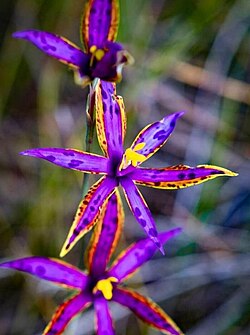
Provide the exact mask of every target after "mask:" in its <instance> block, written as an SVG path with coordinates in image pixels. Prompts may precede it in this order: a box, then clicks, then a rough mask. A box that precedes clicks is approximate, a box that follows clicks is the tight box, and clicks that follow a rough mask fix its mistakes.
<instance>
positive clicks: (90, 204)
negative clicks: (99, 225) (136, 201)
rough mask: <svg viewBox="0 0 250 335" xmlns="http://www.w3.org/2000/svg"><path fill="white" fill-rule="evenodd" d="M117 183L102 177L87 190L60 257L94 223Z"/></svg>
mask: <svg viewBox="0 0 250 335" xmlns="http://www.w3.org/2000/svg"><path fill="white" fill-rule="evenodd" d="M116 186H117V182H116V181H115V180H114V179H112V178H109V177H102V178H101V179H99V180H98V181H97V182H96V183H95V184H94V185H93V186H92V187H91V188H90V190H89V192H88V193H87V195H86V196H85V197H84V199H83V200H82V201H81V202H80V204H79V207H78V209H77V212H76V215H75V219H74V221H73V223H72V226H71V228H70V231H69V234H68V237H67V239H66V241H65V243H64V245H63V247H62V250H61V253H60V256H61V257H63V256H64V255H66V254H67V253H68V252H69V251H70V250H71V249H72V248H73V246H74V245H75V244H76V242H77V241H78V240H79V239H80V238H81V237H82V236H84V235H85V234H86V233H87V232H88V231H89V230H90V229H92V228H93V226H94V224H95V223H96V218H97V216H98V214H99V212H100V210H101V209H102V207H103V204H104V201H105V200H106V199H107V198H108V197H109V196H110V195H111V194H112V193H113V192H114V190H115V187H116Z"/></svg>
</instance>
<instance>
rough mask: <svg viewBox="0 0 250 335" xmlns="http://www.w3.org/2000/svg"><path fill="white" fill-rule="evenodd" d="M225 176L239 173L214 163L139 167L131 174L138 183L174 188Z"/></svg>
mask: <svg viewBox="0 0 250 335" xmlns="http://www.w3.org/2000/svg"><path fill="white" fill-rule="evenodd" d="M223 176H229V177H233V176H237V173H234V172H232V171H230V170H227V169H224V168H221V167H219V166H214V165H198V166H196V167H190V166H187V165H176V166H169V167H167V168H161V169H150V168H137V169H135V170H134V171H133V172H132V173H131V175H130V177H131V178H132V179H133V180H134V182H135V183H136V184H140V185H143V186H150V187H155V188H163V189H172V190H173V189H179V188H185V187H190V186H194V185H198V184H201V183H204V182H205V181H208V180H211V179H214V178H217V177H223Z"/></svg>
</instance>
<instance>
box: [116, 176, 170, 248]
mask: <svg viewBox="0 0 250 335" xmlns="http://www.w3.org/2000/svg"><path fill="white" fill-rule="evenodd" d="M121 185H122V187H123V190H124V194H125V196H126V199H127V201H128V204H129V207H130V209H131V211H132V212H133V214H134V216H135V218H136V220H137V221H138V222H139V223H140V225H141V226H142V228H143V229H144V230H145V232H146V234H147V235H148V237H149V238H151V239H152V241H153V242H154V243H155V245H156V246H157V247H158V248H159V249H160V251H161V252H162V253H163V254H164V250H163V248H162V244H161V243H160V241H159V238H158V233H157V230H156V227H155V222H154V219H153V217H152V214H151V212H150V210H149V208H148V206H147V204H146V202H145V200H144V199H143V197H142V195H141V193H140V191H139V190H138V189H137V187H136V186H135V185H134V183H133V181H132V180H131V179H129V178H123V179H121Z"/></svg>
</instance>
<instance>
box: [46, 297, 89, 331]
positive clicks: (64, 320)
mask: <svg viewBox="0 0 250 335" xmlns="http://www.w3.org/2000/svg"><path fill="white" fill-rule="evenodd" d="M91 302H92V297H91V296H90V295H87V294H83V293H80V294H77V295H75V296H73V297H72V298H70V299H69V300H66V301H65V302H64V303H63V304H62V305H60V306H59V307H58V309H57V310H56V312H55V314H54V315H53V317H52V319H51V321H50V323H49V324H48V326H47V327H46V328H45V330H44V332H43V335H60V334H62V333H63V331H64V329H65V328H66V326H67V325H68V323H69V322H70V321H71V320H72V319H73V318H74V317H75V316H76V315H77V314H78V313H80V312H82V311H83V310H84V309H86V308H88V307H89V305H90V304H91Z"/></svg>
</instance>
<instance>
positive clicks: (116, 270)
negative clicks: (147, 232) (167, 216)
mask: <svg viewBox="0 0 250 335" xmlns="http://www.w3.org/2000/svg"><path fill="white" fill-rule="evenodd" d="M181 231H182V229H181V228H175V229H172V230H169V231H166V232H164V233H161V234H159V236H158V237H159V241H160V243H161V244H162V245H164V244H165V243H166V242H167V241H168V240H169V239H170V238H172V237H174V236H176V235H177V234H179V233H180V232H181ZM157 250H158V248H157V246H156V245H155V243H154V242H153V241H152V240H151V239H149V238H147V239H144V240H140V241H138V242H136V243H135V244H133V245H132V246H131V247H129V248H128V249H127V250H125V251H124V252H123V253H122V254H121V256H118V258H117V260H116V261H115V262H114V265H112V266H111V268H110V270H109V271H108V275H109V276H110V277H112V276H113V277H115V278H117V279H118V280H119V281H122V280H124V279H126V277H128V276H129V275H131V274H132V273H134V272H135V271H136V270H137V269H138V268H139V267H140V266H142V265H143V264H144V263H145V262H147V261H148V260H150V259H151V258H152V257H153V255H154V254H155V252H156V251H157Z"/></svg>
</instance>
